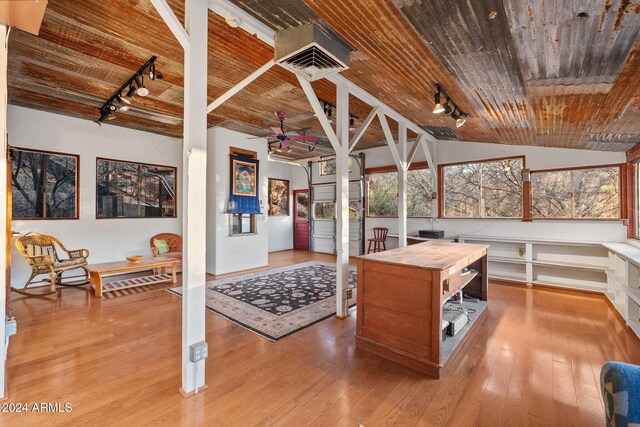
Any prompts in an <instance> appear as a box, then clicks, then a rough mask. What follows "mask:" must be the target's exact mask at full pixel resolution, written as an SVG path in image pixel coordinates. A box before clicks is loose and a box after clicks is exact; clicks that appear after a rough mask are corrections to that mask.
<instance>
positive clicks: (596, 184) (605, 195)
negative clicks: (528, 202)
mask: <svg viewBox="0 0 640 427" xmlns="http://www.w3.org/2000/svg"><path fill="white" fill-rule="evenodd" d="M531 188H532V194H533V197H532V216H533V217H534V218H597V219H615V218H620V168H619V167H617V166H614V167H606V168H585V169H575V170H564V171H548V172H545V171H539V172H533V173H532V174H531Z"/></svg>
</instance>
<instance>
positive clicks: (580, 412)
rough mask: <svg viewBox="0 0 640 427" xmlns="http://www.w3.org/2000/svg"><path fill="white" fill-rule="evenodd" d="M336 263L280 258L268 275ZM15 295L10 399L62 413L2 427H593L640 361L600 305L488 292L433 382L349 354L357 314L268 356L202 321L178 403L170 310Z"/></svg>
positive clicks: (170, 303) (237, 332) (594, 300)
mask: <svg viewBox="0 0 640 427" xmlns="http://www.w3.org/2000/svg"><path fill="white" fill-rule="evenodd" d="M310 259H320V260H332V259H333V258H332V257H327V256H321V255H309V254H307V253H306V252H300V251H287V252H280V253H275V254H272V255H271V256H270V258H269V262H270V265H269V267H276V266H281V265H288V264H292V263H298V262H304V261H307V260H310ZM61 292H62V295H61V297H59V298H58V299H53V300H52V299H44V298H24V297H22V296H18V295H17V294H14V295H13V297H14V303H13V311H14V314H15V315H16V317H17V318H18V335H17V336H15V337H13V338H12V339H11V340H12V341H11V345H10V348H9V360H8V377H9V383H8V394H9V400H8V402H22V403H24V402H27V403H29V404H30V405H32V404H33V403H34V402H62V403H65V402H70V403H71V404H72V405H73V410H72V412H70V413H55V414H39V413H28V414H25V413H18V414H8V413H1V414H0V423H1V424H2V425H11V426H18V425H38V426H42V425H94V426H98V425H127V426H138V425H148V424H153V425H189V426H196V425H216V426H217V425H229V426H243V425H271V424H277V425H292V426H294V425H295V426H300V425H314V426H324V425H326V426H333V425H345V426H358V425H360V424H363V425H365V426H378V425H447V424H448V425H451V426H467V425H487V426H499V425H513V426H521V425H558V426H571V425H576V426H592V425H593V426H602V425H604V409H603V405H602V399H601V398H600V392H599V374H600V368H601V366H602V364H603V363H604V362H605V361H607V360H622V361H629V362H632V363H638V364H640V348H639V346H638V343H637V341H636V339H635V338H634V337H633V336H632V334H631V333H630V332H629V331H628V330H627V329H626V328H625V326H624V324H623V323H622V322H621V321H620V319H619V318H618V317H617V316H616V315H615V314H614V312H613V310H612V309H611V308H609V307H608V305H607V304H606V303H605V301H604V300H603V298H601V297H597V296H589V295H585V294H577V293H561V292H554V291H547V290H542V289H525V288H524V287H513V286H504V285H496V284H491V285H490V288H489V300H490V306H489V309H488V310H489V312H488V316H487V317H486V321H485V322H484V323H483V324H482V325H479V328H478V330H477V333H476V334H474V337H473V338H472V340H471V341H470V342H469V345H468V347H467V349H468V351H466V352H464V353H459V354H458V355H457V356H456V358H455V359H454V360H453V361H452V362H453V366H452V369H450V370H449V373H448V375H447V376H446V377H445V378H444V379H441V380H435V379H432V378H429V377H426V376H424V375H422V374H420V373H418V372H414V371H411V370H409V369H407V368H404V367H402V366H400V365H396V364H394V363H391V362H388V361H386V360H383V359H380V358H378V357H376V356H373V355H370V354H366V353H362V352H360V351H356V350H355V345H354V333H355V312H354V310H353V309H352V310H351V317H350V318H348V319H346V320H338V319H335V318H331V319H327V320H325V321H322V322H320V323H318V324H316V325H314V326H312V327H310V328H307V329H305V330H303V331H301V332H299V333H296V334H294V335H292V336H290V337H288V338H285V339H283V340H281V341H278V342H275V343H272V342H269V341H267V340H266V339H264V338H261V337H259V336H258V335H256V334H254V333H251V332H248V331H246V330H244V329H242V328H240V327H238V326H235V325H233V324H232V323H230V322H228V321H227V320H225V319H223V318H221V317H220V316H217V315H215V314H213V313H207V341H208V342H209V359H208V360H207V371H206V378H207V385H208V389H206V390H204V391H203V392H201V393H199V394H198V395H196V396H193V397H190V398H186V399H184V398H182V397H181V395H180V394H179V392H178V388H179V387H180V375H181V371H180V339H181V338H180V334H181V323H180V313H181V305H180V298H179V297H177V296H174V295H171V294H169V293H168V292H165V290H164V287H162V286H156V287H154V288H152V289H150V290H149V289H147V290H142V291H135V292H134V291H133V290H132V291H131V292H130V294H129V295H123V296H116V297H114V296H112V297H107V298H102V299H98V298H94V297H93V296H91V295H90V294H89V293H87V292H86V291H83V290H82V289H72V288H65V289H62V291H61Z"/></svg>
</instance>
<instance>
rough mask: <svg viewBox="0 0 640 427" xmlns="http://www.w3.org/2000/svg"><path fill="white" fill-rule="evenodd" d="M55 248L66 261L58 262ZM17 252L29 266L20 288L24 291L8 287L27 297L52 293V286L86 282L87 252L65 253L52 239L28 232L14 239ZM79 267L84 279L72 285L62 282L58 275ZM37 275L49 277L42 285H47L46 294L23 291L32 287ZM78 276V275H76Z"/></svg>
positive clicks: (58, 242)
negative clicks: (24, 282)
mask: <svg viewBox="0 0 640 427" xmlns="http://www.w3.org/2000/svg"><path fill="white" fill-rule="evenodd" d="M56 246H58V247H59V248H60V249H62V251H64V252H65V253H66V254H67V257H68V258H64V259H61V258H60V257H59V256H58V251H57V249H56ZM16 247H17V248H18V251H20V253H21V254H22V255H24V257H25V258H26V259H27V262H28V263H29V265H30V266H31V276H30V277H29V279H28V280H27V283H26V284H25V285H24V288H22V289H18V288H14V287H13V286H12V287H11V289H12V290H14V291H16V292H18V293H20V294H23V295H31V296H42V295H50V294H52V293H55V292H56V285H62V286H82V285H86V284H87V283H89V272H88V271H87V264H88V262H87V258H88V257H89V251H88V250H87V249H74V250H68V249H67V248H65V247H64V245H63V244H62V243H61V242H60V240H58V239H56V238H55V237H53V236H48V235H46V234H39V233H35V232H30V233H27V234H25V235H22V236H20V237H19V238H18V239H17V240H16ZM78 268H82V269H83V270H84V279H81V280H78V281H74V282H63V281H62V273H63V272H65V271H69V270H75V269H78ZM41 274H48V275H49V278H48V279H44V280H42V281H44V282H51V284H50V291H49V292H47V293H34V292H29V291H28V290H27V288H28V287H29V285H31V284H33V279H34V278H35V277H36V276H38V275H41ZM77 277H82V276H77Z"/></svg>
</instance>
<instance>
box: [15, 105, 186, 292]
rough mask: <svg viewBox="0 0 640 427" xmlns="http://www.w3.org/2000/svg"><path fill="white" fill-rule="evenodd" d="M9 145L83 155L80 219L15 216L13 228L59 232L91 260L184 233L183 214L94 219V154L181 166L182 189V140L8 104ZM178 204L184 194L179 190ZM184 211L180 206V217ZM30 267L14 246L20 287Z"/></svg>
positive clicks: (138, 250)
mask: <svg viewBox="0 0 640 427" xmlns="http://www.w3.org/2000/svg"><path fill="white" fill-rule="evenodd" d="M7 126H8V133H9V144H10V145H11V146H12V147H21V148H32V149H38V150H48V151H57V152H63V153H69V154H78V155H80V178H79V184H80V212H79V213H80V218H79V219H77V220H71V219H69V220H29V221H25V220H15V221H12V229H13V231H18V232H27V231H37V232H40V233H43V234H51V235H53V236H56V237H57V238H58V239H60V241H62V243H64V245H65V246H66V247H67V248H70V249H74V248H87V249H89V252H90V256H89V262H90V263H98V262H106V261H117V260H123V259H124V258H125V257H126V256H128V255H135V254H143V255H147V256H150V255H151V250H150V248H149V239H150V238H151V237H152V236H154V235H155V234H158V233H163V232H168V233H176V234H182V232H181V229H182V226H181V221H180V219H179V218H144V219H140V218H135V219H134V218H131V219H124V218H119V219H96V158H97V157H105V158H111V159H118V160H124V161H134V162H144V163H153V164H160V165H167V166H176V167H177V168H178V183H177V185H176V188H178V189H180V188H182V186H181V182H180V178H181V169H182V154H181V153H182V140H181V139H177V138H170V137H166V136H161V135H156V134H151V133H148V132H141V131H135V130H130V129H126V128H123V127H119V126H111V125H107V124H105V125H102V126H98V125H97V124H96V123H94V122H91V121H88V120H80V119H75V118H71V117H67V116H62V115H58V114H51V113H45V112H41V111H37V110H32V109H27V108H22V107H16V106H9V111H8V123H7ZM177 196H178V204H177V206H178V207H179V206H180V200H181V194H180V191H178V194H177ZM180 215H181V212H180V210H179V209H178V216H180ZM30 271H31V270H30V268H29V266H28V265H27V263H26V262H25V260H24V258H23V257H22V255H20V254H19V253H18V252H17V250H16V249H15V246H13V251H12V263H11V282H12V284H13V285H14V286H16V287H22V286H23V285H24V283H25V281H26V279H27V277H28V276H29V274H30Z"/></svg>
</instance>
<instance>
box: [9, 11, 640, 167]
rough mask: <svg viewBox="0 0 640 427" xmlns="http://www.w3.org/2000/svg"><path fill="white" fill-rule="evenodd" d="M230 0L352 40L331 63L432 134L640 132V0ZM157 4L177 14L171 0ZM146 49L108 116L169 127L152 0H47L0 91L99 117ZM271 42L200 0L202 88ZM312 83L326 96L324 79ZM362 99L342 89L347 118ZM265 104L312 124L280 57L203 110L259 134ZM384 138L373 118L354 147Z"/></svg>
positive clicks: (170, 93)
mask: <svg viewBox="0 0 640 427" xmlns="http://www.w3.org/2000/svg"><path fill="white" fill-rule="evenodd" d="M232 2H233V3H235V4H236V5H238V6H240V7H241V8H243V9H244V10H246V11H248V12H249V13H251V14H252V15H253V16H255V17H256V18H258V19H259V20H261V21H262V22H264V23H265V24H267V25H269V26H270V27H272V28H274V29H284V28H289V27H292V26H297V25H299V24H303V23H309V22H315V23H318V24H320V25H321V26H323V27H324V28H326V29H327V30H329V31H331V32H334V34H337V35H339V36H340V37H342V38H344V40H346V41H347V42H348V43H349V44H350V45H351V47H352V49H354V51H353V53H352V61H351V68H350V69H349V70H347V71H345V72H344V73H343V74H344V75H345V76H346V77H347V78H349V79H350V80H352V81H353V82H354V83H356V84H358V85H359V86H361V87H362V88H363V89H365V90H367V91H369V92H370V93H372V94H374V95H375V96H377V97H378V98H380V99H381V100H382V101H384V102H386V103H387V104H388V105H390V106H391V107H393V108H395V109H396V110H397V111H399V112H400V113H401V114H403V115H405V116H406V117H408V118H410V119H411V120H413V121H415V122H416V123H418V124H420V125H425V126H430V127H432V128H434V129H435V130H439V131H440V133H438V135H440V134H442V133H441V132H442V131H445V133H448V134H451V133H452V132H455V133H453V135H454V136H457V137H459V138H460V139H463V140H467V141H477V142H491V143H505V144H526V145H537V146H549V147H567V148H568V147H571V148H590V149H598V150H626V149H629V148H631V147H632V146H633V145H635V144H636V143H638V142H640V73H639V72H638V71H639V70H640V36H638V31H639V29H640V0H591V1H589V2H585V1H579V0H569V1H560V0H553V1H544V0H483V1H472V0H465V1H463V0H430V1H420V0H396V1H392V0H375V1H374V0H361V1H359V2H345V1H343V0H302V1H301V0H232ZM356 3H357V4H356ZM169 4H170V5H171V7H172V8H173V10H174V11H175V12H176V15H177V16H178V18H179V19H180V20H181V21H182V20H183V17H184V1H183V0H170V1H169ZM152 55H157V56H158V61H157V69H158V70H159V71H161V72H162V74H163V75H164V79H163V80H156V81H153V82H147V85H146V86H147V88H148V89H149V90H150V95H149V96H148V97H146V98H142V97H135V98H134V100H135V102H134V107H133V108H131V110H130V111H128V112H127V113H120V114H116V118H115V119H114V120H112V121H109V122H107V123H108V124H109V125H120V126H126V127H131V128H135V129H140V130H144V131H150V132H156V133H160V134H165V135H171V136H177V137H180V136H181V135H182V92H183V87H182V86H183V75H182V62H183V57H182V56H183V53H182V49H181V47H180V46H179V44H178V43H177V41H175V39H174V38H173V36H172V35H171V33H170V31H169V30H168V29H167V27H166V25H165V24H164V22H163V21H162V19H161V18H160V17H159V15H158V14H157V12H156V11H155V9H154V8H153V6H152V5H151V4H150V2H149V0H120V1H117V2H105V1H100V0H76V1H73V2H70V1H65V0H50V1H49V6H48V8H47V11H46V13H45V18H44V22H43V24H42V28H41V32H40V35H39V36H38V37H36V36H33V35H30V34H27V33H23V32H21V31H14V32H12V34H11V36H10V39H9V102H10V103H11V104H15V105H22V106H26V107H30V108H37V109H42V110H46V111H52V112H56V113H62V114H66V115H70V116H75V117H80V118H84V119H90V120H96V119H97V118H98V117H99V113H98V110H97V108H98V107H99V106H100V105H101V104H102V103H103V102H104V100H106V99H107V98H108V97H109V96H110V95H111V94H112V93H113V91H114V90H115V89H116V88H118V87H119V86H120V85H121V84H122V83H123V82H124V81H125V80H126V79H127V78H128V77H129V76H130V75H131V74H133V72H135V70H137V69H138V68H139V67H140V65H141V64H143V63H144V62H145V61H146V60H147V59H149V57H151V56H152ZM272 57H273V49H272V48H271V47H269V46H267V45H266V44H264V43H262V42H261V41H259V40H258V39H257V38H255V37H253V36H251V35H249V34H247V33H245V32H244V31H242V30H240V29H233V28H231V27H229V26H228V25H227V24H226V23H225V21H224V20H223V19H222V18H220V17H218V16H217V15H215V14H214V13H212V12H210V13H209V78H208V95H209V99H210V101H211V100H213V99H215V98H216V97H218V96H219V95H221V94H222V93H224V92H225V91H226V90H228V89H229V88H230V87H232V86H233V85H234V84H235V83H237V82H238V81H239V80H241V79H242V78H243V77H245V76H247V75H248V74H249V73H251V72H252V71H254V70H255V69H256V68H258V67H259V66H261V65H262V64H264V63H265V62H267V61H268V60H269V59H271V58H272ZM435 83H440V84H441V85H442V86H443V87H444V88H445V89H446V90H447V91H448V92H449V93H450V94H451V95H452V97H453V99H454V100H455V101H456V103H458V104H459V105H460V107H461V108H462V109H463V110H464V111H465V112H467V113H469V114H470V115H471V118H470V119H468V120H467V123H466V124H465V125H464V126H463V127H461V128H457V129H456V128H455V125H454V121H453V120H452V119H451V118H449V117H443V116H442V115H434V114H432V112H431V110H432V109H433V92H434V89H433V88H434V84H435ZM314 88H315V89H316V92H317V94H318V96H319V97H320V98H322V99H323V100H326V101H329V102H331V103H335V87H334V86H333V85H332V84H331V83H329V82H327V81H325V80H322V81H319V82H315V83H314ZM369 110H370V107H369V106H367V105H365V104H363V103H361V102H358V101H357V100H355V99H352V104H351V113H352V114H354V115H355V116H356V117H357V119H356V126H357V125H358V123H359V122H361V121H362V120H364V118H365V117H366V116H367V114H368V112H369ZM274 111H285V112H286V113H287V116H288V119H287V122H286V126H287V128H288V129H290V130H296V129H307V132H311V133H317V134H320V135H321V129H320V127H319V125H318V123H317V119H316V118H315V117H313V114H312V112H311V108H310V107H309V104H308V102H307V100H306V98H305V96H304V94H303V92H302V90H301V89H300V87H299V85H298V83H297V81H296V79H295V77H294V76H293V75H292V74H291V73H290V72H288V71H286V70H284V69H282V68H280V67H277V66H276V67H273V68H272V69H271V70H269V71H268V72H267V73H265V74H264V75H263V76H261V77H260V78H259V79H258V80H256V81H255V82H253V83H251V84H250V85H249V86H248V87H247V88H246V89H245V90H243V91H242V92H240V93H239V94H238V95H236V96H234V97H233V98H231V100H229V101H227V102H226V103H225V104H223V106H221V107H220V108H218V109H217V110H215V111H214V112H213V113H211V114H210V115H209V118H208V123H209V126H224V127H227V128H230V129H234V130H238V131H242V132H247V133H250V134H254V135H258V136H268V135H270V134H271V133H270V131H269V127H271V126H274V125H276V124H277V120H276V118H275V116H274ZM392 127H393V126H392ZM382 140H383V134H382V131H381V128H380V126H379V124H378V123H377V122H376V121H374V124H373V126H372V128H371V129H370V130H369V131H367V133H366V134H365V136H364V138H363V139H362V141H361V143H360V144H359V146H358V148H368V147H372V146H377V145H381V144H383V142H382ZM323 143H326V142H325V141H323ZM308 155H309V152H308V151H307V150H306V148H304V147H301V148H299V149H297V150H296V151H294V152H293V153H291V156H292V157H298V158H301V157H305V156H307V157H308Z"/></svg>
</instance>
